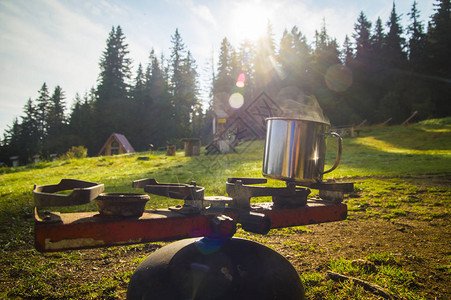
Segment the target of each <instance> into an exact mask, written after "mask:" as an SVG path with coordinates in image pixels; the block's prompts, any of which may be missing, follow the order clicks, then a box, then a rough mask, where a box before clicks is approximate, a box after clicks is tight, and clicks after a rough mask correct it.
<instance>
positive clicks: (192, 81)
mask: <svg viewBox="0 0 451 300" xmlns="http://www.w3.org/2000/svg"><path fill="white" fill-rule="evenodd" d="M171 50H172V52H171V88H170V90H171V92H172V105H173V108H174V116H173V123H174V128H175V136H176V137H177V138H184V137H190V136H191V135H192V111H193V108H194V106H195V104H196V103H197V101H198V83H197V71H196V62H195V60H194V58H193V57H192V55H191V53H190V52H189V51H188V52H187V51H186V49H185V45H184V43H183V40H182V37H181V35H180V33H179V32H178V29H176V31H175V34H174V36H172V48H171Z"/></svg>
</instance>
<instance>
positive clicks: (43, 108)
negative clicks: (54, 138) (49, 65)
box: [34, 82, 51, 154]
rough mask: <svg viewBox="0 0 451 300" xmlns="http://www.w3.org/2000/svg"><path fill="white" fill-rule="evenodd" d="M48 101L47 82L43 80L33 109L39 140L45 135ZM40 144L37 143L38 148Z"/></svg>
mask: <svg viewBox="0 0 451 300" xmlns="http://www.w3.org/2000/svg"><path fill="white" fill-rule="evenodd" d="M50 102H51V99H50V95H49V90H48V88H47V84H46V83H45V82H44V83H43V84H42V87H41V89H40V90H39V97H38V98H37V99H36V109H35V110H34V119H35V120H36V122H37V131H38V134H39V139H40V141H41V142H42V140H44V139H45V137H46V136H47V125H48V124H47V121H48V114H49V109H50V106H51V103H50ZM41 146H42V145H39V149H40V147H41ZM35 154H37V153H35Z"/></svg>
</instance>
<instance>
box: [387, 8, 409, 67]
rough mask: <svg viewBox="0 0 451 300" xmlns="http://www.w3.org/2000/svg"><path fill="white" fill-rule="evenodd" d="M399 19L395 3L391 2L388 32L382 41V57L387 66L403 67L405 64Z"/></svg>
mask: <svg viewBox="0 0 451 300" xmlns="http://www.w3.org/2000/svg"><path fill="white" fill-rule="evenodd" d="M400 19H401V17H400V16H398V14H397V13H396V5H395V3H393V8H392V11H391V13H390V18H389V20H388V22H387V27H388V32H387V35H386V36H385V43H384V44H385V50H384V58H385V63H386V64H387V66H388V67H395V68H404V67H405V65H406V61H407V56H406V53H405V52H404V48H405V39H404V38H403V37H402V34H403V29H402V26H401V24H400Z"/></svg>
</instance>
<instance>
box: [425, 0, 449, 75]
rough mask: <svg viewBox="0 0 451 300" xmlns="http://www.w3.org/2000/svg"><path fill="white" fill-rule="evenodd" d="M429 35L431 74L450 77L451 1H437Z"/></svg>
mask: <svg viewBox="0 0 451 300" xmlns="http://www.w3.org/2000/svg"><path fill="white" fill-rule="evenodd" d="M436 1H437V3H435V4H434V6H435V8H434V10H435V13H434V15H432V18H431V21H430V23H429V29H428V33H427V39H428V55H429V62H430V72H431V73H432V74H434V75H438V76H445V77H449V75H450V74H451V55H449V51H450V49H451V1H450V0H436Z"/></svg>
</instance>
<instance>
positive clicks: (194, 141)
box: [183, 138, 200, 156]
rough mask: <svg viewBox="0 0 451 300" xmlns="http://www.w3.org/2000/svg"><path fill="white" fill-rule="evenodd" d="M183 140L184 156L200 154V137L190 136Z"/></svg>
mask: <svg viewBox="0 0 451 300" xmlns="http://www.w3.org/2000/svg"><path fill="white" fill-rule="evenodd" d="M183 141H184V142H185V156H198V155H200V139H198V138H191V139H184V140H183Z"/></svg>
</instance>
